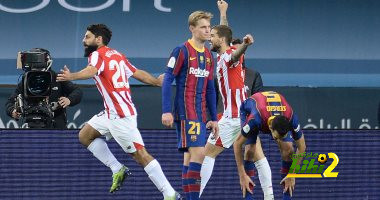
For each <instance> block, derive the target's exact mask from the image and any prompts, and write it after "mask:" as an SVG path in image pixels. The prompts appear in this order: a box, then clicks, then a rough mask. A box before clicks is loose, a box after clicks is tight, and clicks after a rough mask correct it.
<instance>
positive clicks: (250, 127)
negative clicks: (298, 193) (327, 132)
mask: <svg viewBox="0 0 380 200" xmlns="http://www.w3.org/2000/svg"><path fill="white" fill-rule="evenodd" d="M240 119H241V127H242V130H241V134H239V136H238V138H237V140H236V141H235V143H234V152H235V159H236V164H237V167H238V173H239V177H240V185H241V188H242V190H243V195H244V193H245V192H246V190H250V189H249V184H250V183H252V180H251V179H250V177H249V176H248V175H246V173H245V171H244V166H243V161H242V160H243V157H242V150H241V148H242V146H243V144H244V143H245V142H246V141H247V140H252V141H253V142H254V141H256V138H257V136H258V134H259V132H262V133H265V134H271V135H272V137H273V139H274V140H275V141H276V143H277V144H278V146H279V149H280V153H281V157H282V168H281V177H282V180H281V183H280V184H283V186H284V193H283V200H289V199H291V196H292V193H293V191H294V186H295V179H294V178H286V175H287V174H288V172H289V168H290V166H291V164H292V160H291V155H292V154H293V152H294V149H293V141H295V143H296V146H297V152H296V153H297V155H299V154H302V153H304V152H305V150H306V144H305V139H304V136H303V134H302V131H301V128H300V127H301V126H300V124H299V122H298V118H297V115H296V114H295V113H294V112H293V110H292V107H291V106H290V105H289V104H288V102H287V101H286V99H285V98H284V97H283V96H282V95H281V94H279V93H277V92H272V91H267V92H258V93H255V94H254V95H252V96H251V97H250V98H248V99H247V100H245V101H244V102H243V104H242V105H241V107H240ZM255 150H256V149H255V148H253V149H252V151H250V152H249V153H250V154H254V153H255ZM298 162H299V163H298V164H300V163H301V162H302V161H301V159H299V161H298Z"/></svg>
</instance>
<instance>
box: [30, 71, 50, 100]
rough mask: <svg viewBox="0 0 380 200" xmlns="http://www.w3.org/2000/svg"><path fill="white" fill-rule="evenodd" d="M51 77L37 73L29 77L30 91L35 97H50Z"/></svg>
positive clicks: (47, 74)
mask: <svg viewBox="0 0 380 200" xmlns="http://www.w3.org/2000/svg"><path fill="white" fill-rule="evenodd" d="M50 83H51V76H50V73H46V72H35V73H31V74H29V76H28V80H27V87H28V91H29V92H30V93H31V94H32V95H35V96H49V92H50V90H49V89H50Z"/></svg>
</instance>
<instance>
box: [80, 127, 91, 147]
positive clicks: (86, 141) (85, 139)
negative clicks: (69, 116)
mask: <svg viewBox="0 0 380 200" xmlns="http://www.w3.org/2000/svg"><path fill="white" fill-rule="evenodd" d="M78 139H79V142H80V143H81V144H82V145H84V146H86V147H87V146H88V145H90V144H91V140H90V139H89V137H88V135H87V133H86V131H85V130H83V129H82V130H80V131H79V134H78Z"/></svg>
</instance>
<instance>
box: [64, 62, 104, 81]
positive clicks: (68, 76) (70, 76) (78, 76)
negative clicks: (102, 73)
mask: <svg viewBox="0 0 380 200" xmlns="http://www.w3.org/2000/svg"><path fill="white" fill-rule="evenodd" d="M97 73H98V69H96V67H93V66H91V65H89V66H87V67H86V68H84V69H82V70H81V71H79V72H75V73H71V72H70V70H69V68H68V67H67V66H66V65H65V66H64V67H63V69H61V73H60V74H58V75H57V81H72V80H85V79H89V78H92V77H94V76H95V75H96V74H97Z"/></svg>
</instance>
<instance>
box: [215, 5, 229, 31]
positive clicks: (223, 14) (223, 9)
mask: <svg viewBox="0 0 380 200" xmlns="http://www.w3.org/2000/svg"><path fill="white" fill-rule="evenodd" d="M216 3H217V5H218V9H219V13H220V23H219V24H220V25H226V26H228V20H227V9H228V3H227V2H226V1H224V0H218V1H217V2H216Z"/></svg>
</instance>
